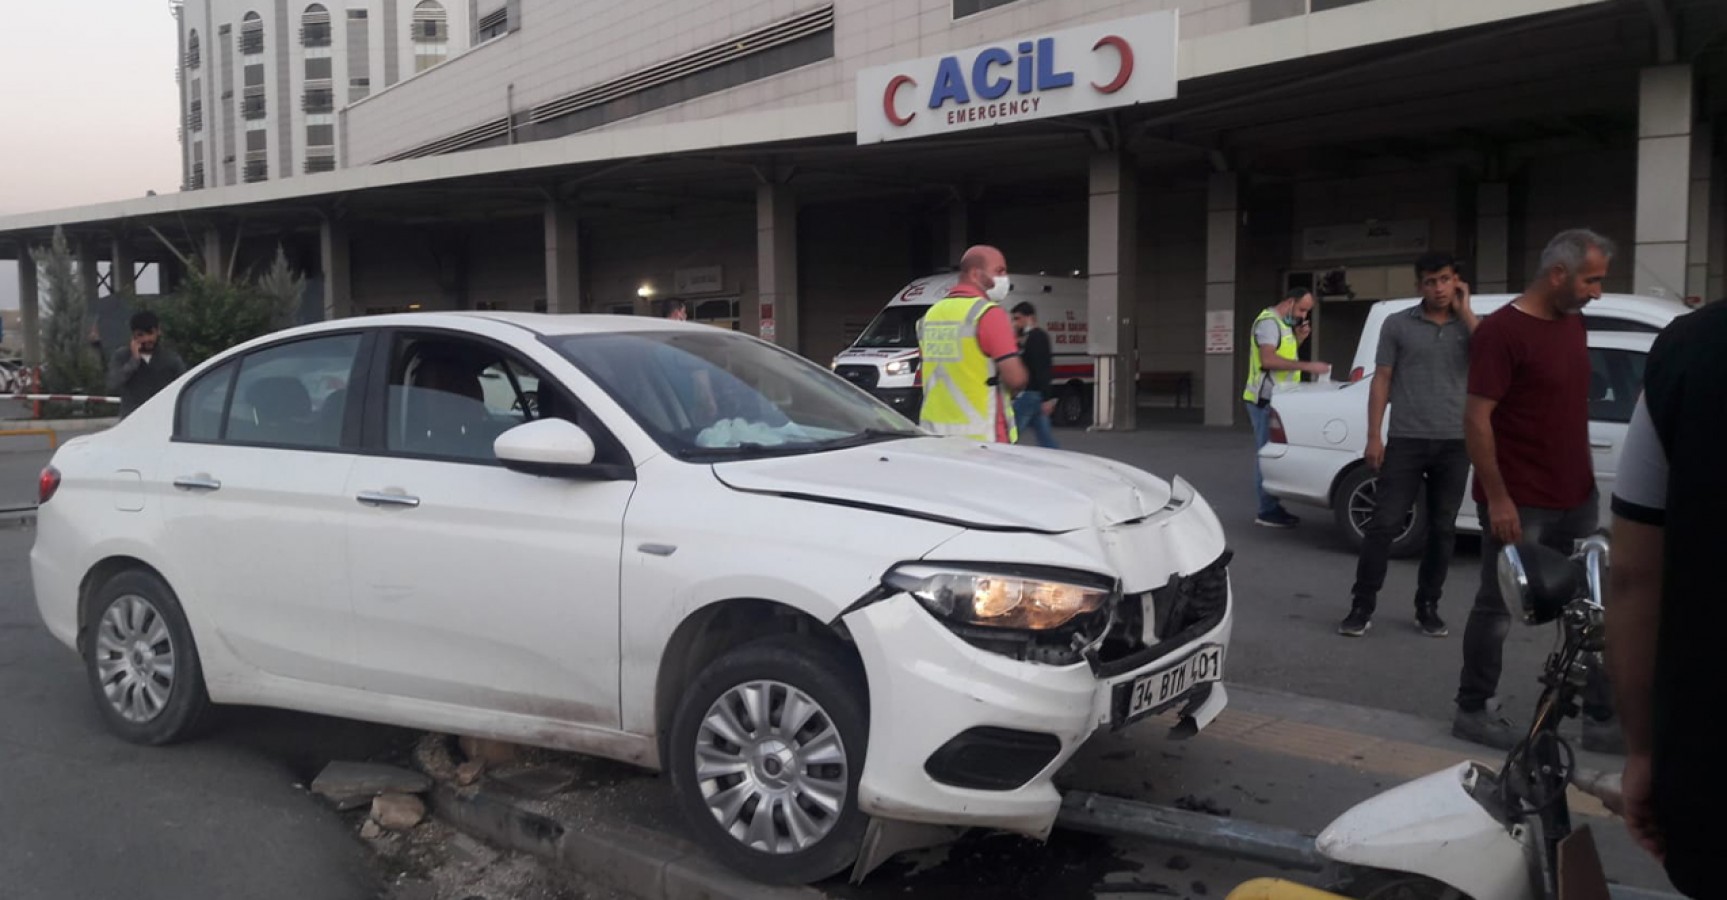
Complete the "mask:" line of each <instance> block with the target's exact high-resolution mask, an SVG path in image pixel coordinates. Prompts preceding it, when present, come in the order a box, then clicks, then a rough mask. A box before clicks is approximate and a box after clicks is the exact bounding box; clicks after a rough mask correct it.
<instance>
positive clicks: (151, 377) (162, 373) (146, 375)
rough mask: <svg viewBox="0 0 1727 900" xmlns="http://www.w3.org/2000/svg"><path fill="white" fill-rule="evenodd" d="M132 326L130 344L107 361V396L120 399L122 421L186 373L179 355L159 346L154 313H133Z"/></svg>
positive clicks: (158, 328) (157, 323)
mask: <svg viewBox="0 0 1727 900" xmlns="http://www.w3.org/2000/svg"><path fill="white" fill-rule="evenodd" d="M131 325H132V343H131V344H130V345H128V346H126V347H122V348H120V349H119V350H116V351H114V357H113V358H112V359H110V360H108V392H109V393H117V394H119V395H120V418H122V419H124V418H126V417H127V416H129V415H131V414H132V412H133V410H136V409H137V408H138V407H140V406H143V405H144V402H145V401H146V400H149V399H150V398H151V397H154V396H156V392H157V391H160V390H161V389H163V388H165V387H167V386H168V385H170V384H173V383H174V379H176V378H179V377H180V376H181V374H183V373H184V372H185V371H186V363H185V362H184V361H182V360H181V359H180V355H179V354H178V353H175V352H174V351H172V350H170V349H168V348H166V347H164V346H162V323H161V321H160V320H158V319H157V318H156V314H155V313H153V312H150V311H149V310H145V311H143V312H139V313H135V314H133V316H132V322H131Z"/></svg>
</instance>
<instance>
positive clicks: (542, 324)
mask: <svg viewBox="0 0 1727 900" xmlns="http://www.w3.org/2000/svg"><path fill="white" fill-rule="evenodd" d="M481 322H491V323H497V324H502V325H512V326H514V327H516V328H520V329H522V330H524V331H528V332H531V333H533V334H535V335H541V336H546V337H558V336H562V335H572V334H617V333H622V332H643V331H682V330H687V329H697V328H699V329H703V330H704V331H723V330H724V329H716V328H713V327H712V326H709V325H703V324H700V323H697V322H674V321H672V320H671V319H661V318H655V317H651V316H613V315H599V314H587V313H569V314H552V313H518V312H501V311H494V310H486V311H479V312H459V311H458V312H411V313H391V314H388V315H380V316H363V317H354V318H346V319H331V320H329V321H324V322H314V323H312V324H309V325H301V326H299V327H297V328H290V329H286V330H284V331H279V332H276V333H275V334H272V335H269V337H271V338H279V337H283V336H289V335H295V334H315V333H317V332H320V331H337V330H345V329H350V328H356V327H360V328H454V329H469V328H473V327H474V325H476V324H477V323H481Z"/></svg>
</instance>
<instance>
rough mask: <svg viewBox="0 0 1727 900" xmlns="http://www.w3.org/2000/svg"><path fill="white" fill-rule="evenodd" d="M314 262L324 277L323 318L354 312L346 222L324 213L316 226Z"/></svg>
mask: <svg viewBox="0 0 1727 900" xmlns="http://www.w3.org/2000/svg"><path fill="white" fill-rule="evenodd" d="M318 264H319V265H320V266H321V267H322V268H323V276H324V319H325V320H326V321H328V320H331V319H345V318H347V317H349V316H351V315H353V314H354V296H353V281H352V276H351V273H350V272H349V270H348V225H347V223H346V222H341V221H337V220H336V219H335V218H334V217H332V216H325V217H324V220H323V221H322V222H321V223H319V226H318Z"/></svg>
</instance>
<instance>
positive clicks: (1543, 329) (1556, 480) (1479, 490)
mask: <svg viewBox="0 0 1727 900" xmlns="http://www.w3.org/2000/svg"><path fill="white" fill-rule="evenodd" d="M1612 258H1613V244H1612V242H1611V241H1609V240H1607V239H1606V238H1604V237H1602V236H1601V235H1598V234H1596V233H1594V232H1592V231H1586V230H1574V231H1565V232H1561V233H1560V234H1558V235H1557V236H1555V237H1554V238H1553V240H1552V241H1550V242H1548V244H1547V247H1546V249H1544V250H1542V251H1541V274H1540V275H1539V276H1537V277H1536V279H1535V281H1534V282H1533V283H1532V284H1530V285H1529V288H1528V289H1527V290H1525V291H1524V293H1523V295H1522V296H1520V297H1518V298H1517V299H1516V300H1513V301H1512V302H1511V303H1510V305H1508V306H1505V307H1504V308H1502V309H1500V310H1499V311H1497V312H1495V313H1493V314H1492V315H1490V316H1488V317H1487V318H1485V319H1483V320H1481V325H1480V327H1479V328H1477V329H1476V331H1475V334H1474V335H1473V336H1472V338H1471V340H1470V348H1469V399H1468V402H1467V404H1466V406H1465V409H1464V434H1465V437H1466V438H1467V441H1468V445H1469V461H1470V462H1471V463H1473V464H1474V466H1475V503H1476V509H1477V511H1478V512H1479V514H1480V516H1481V525H1482V532H1483V534H1482V541H1481V589H1480V591H1479V592H1478V593H1477V594H1476V595H1475V607H1474V608H1473V609H1471V610H1470V611H1469V625H1468V628H1467V629H1465V631H1464V635H1463V674H1462V678H1461V680H1460V684H1459V686H1458V689H1457V717H1456V719H1455V720H1454V722H1453V723H1452V726H1451V731H1452V734H1454V735H1456V736H1457V737H1460V738H1463V739H1465V740H1469V741H1474V742H1475V743H1478V744H1486V745H1487V746H1490V747H1495V748H1498V749H1501V750H1509V749H1511V746H1512V744H1513V743H1514V742H1515V740H1516V736H1515V733H1514V732H1513V730H1512V727H1511V723H1509V722H1507V721H1505V719H1504V718H1503V717H1501V716H1500V715H1499V713H1498V711H1497V709H1496V708H1495V706H1494V704H1493V703H1492V700H1493V696H1494V694H1495V693H1496V692H1497V691H1498V689H1499V676H1500V671H1501V669H1502V668H1503V663H1504V655H1505V635H1506V633H1507V632H1508V631H1509V630H1510V624H1511V614H1510V611H1509V610H1508V609H1507V608H1506V605H1505V604H1506V601H1505V598H1504V597H1502V596H1500V592H1499V578H1498V563H1499V551H1500V549H1501V548H1503V547H1504V546H1505V545H1507V544H1517V543H1521V542H1524V541H1533V542H1539V543H1542V544H1546V545H1548V546H1550V547H1553V548H1555V549H1558V550H1563V551H1565V552H1566V553H1570V552H1571V550H1572V547H1573V545H1574V544H1575V542H1576V541H1577V540H1578V539H1580V538H1582V537H1584V536H1586V535H1588V534H1589V533H1590V532H1592V531H1594V530H1595V528H1596V524H1597V521H1598V520H1599V517H1600V509H1599V500H1598V498H1597V496H1596V492H1595V468H1594V464H1593V460H1592V458H1591V455H1590V449H1589V344H1588V337H1587V332H1586V330H1585V328H1584V325H1583V316H1582V315H1581V313H1582V311H1583V307H1584V306H1586V305H1588V304H1589V302H1590V301H1591V300H1595V299H1597V298H1599V297H1600V296H1601V282H1602V281H1603V280H1604V279H1605V278H1606V277H1607V264H1608V262H1609V261H1610V260H1611V259H1612ZM1591 681H1592V682H1593V684H1592V687H1593V690H1591V691H1588V692H1586V693H1587V695H1588V696H1586V699H1585V706H1586V709H1585V712H1586V713H1587V715H1585V717H1584V746H1585V747H1586V748H1589V749H1596V748H1595V746H1593V745H1595V744H1597V743H1603V744H1606V743H1610V742H1611V735H1612V734H1613V733H1614V731H1615V729H1614V728H1613V726H1612V723H1611V722H1610V721H1609V720H1610V717H1611V716H1612V710H1611V707H1610V706H1608V705H1607V700H1606V698H1607V696H1608V692H1607V690H1606V687H1605V684H1604V682H1603V681H1602V679H1601V678H1600V676H1599V674H1598V673H1592V675H1591Z"/></svg>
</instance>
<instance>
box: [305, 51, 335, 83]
mask: <svg viewBox="0 0 1727 900" xmlns="http://www.w3.org/2000/svg"><path fill="white" fill-rule="evenodd" d="M335 72H336V61H335V60H333V59H331V58H329V57H328V56H318V57H309V58H307V60H306V80H307V81H329V80H330V76H332V75H334V74H335Z"/></svg>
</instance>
